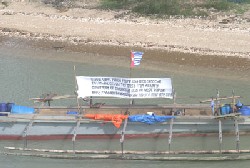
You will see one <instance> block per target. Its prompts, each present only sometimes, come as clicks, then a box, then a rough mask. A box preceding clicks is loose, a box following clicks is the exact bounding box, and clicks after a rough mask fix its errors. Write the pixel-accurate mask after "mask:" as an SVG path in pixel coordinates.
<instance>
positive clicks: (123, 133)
mask: <svg viewBox="0 0 250 168" xmlns="http://www.w3.org/2000/svg"><path fill="white" fill-rule="evenodd" d="M127 124H128V119H127V118H126V119H125V121H124V125H123V129H122V132H121V139H120V142H121V150H122V156H123V154H124V153H123V151H124V150H123V144H124V136H125V131H126V127H127Z"/></svg>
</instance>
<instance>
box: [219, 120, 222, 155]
mask: <svg viewBox="0 0 250 168" xmlns="http://www.w3.org/2000/svg"><path fill="white" fill-rule="evenodd" d="M219 143H220V153H221V151H222V126H221V120H219Z"/></svg>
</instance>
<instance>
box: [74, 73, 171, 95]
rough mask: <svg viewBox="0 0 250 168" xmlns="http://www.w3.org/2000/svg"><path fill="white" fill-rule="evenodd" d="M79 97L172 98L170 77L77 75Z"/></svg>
mask: <svg viewBox="0 0 250 168" xmlns="http://www.w3.org/2000/svg"><path fill="white" fill-rule="evenodd" d="M76 80H77V85H78V91H77V93H78V97H80V98H85V97H89V96H93V97H119V98H133V99H134V98H170V99H172V98H173V96H172V82H171V79H170V78H119V77H87V76H77V77H76Z"/></svg>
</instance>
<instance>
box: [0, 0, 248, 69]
mask: <svg viewBox="0 0 250 168" xmlns="http://www.w3.org/2000/svg"><path fill="white" fill-rule="evenodd" d="M1 8H2V9H1V10H0V16H1V19H0V37H1V38H0V42H1V43H2V44H4V43H5V42H6V41H7V40H6V39H7V38H18V39H19V40H21V41H22V40H28V41H30V45H35V44H36V45H37V46H39V45H41V46H43V47H54V48H57V49H62V48H64V49H67V48H68V49H71V50H73V51H82V52H89V51H91V52H95V51H96V52H100V50H102V51H101V52H102V53H103V54H112V53H110V49H109V51H105V50H104V49H103V48H102V47H103V46H106V47H108V48H112V49H113V50H114V53H113V55H115V54H118V53H119V54H120V55H122V54H125V53H126V54H127V50H128V49H130V50H131V49H141V50H143V51H147V52H148V53H149V54H148V55H150V53H151V54H152V53H154V54H153V55H156V57H155V58H151V59H152V60H153V59H159V58H161V60H165V59H164V58H163V57H164V55H166V53H172V51H173V52H175V53H176V52H177V53H186V54H187V55H186V56H187V57H190V55H192V56H193V57H192V58H191V57H190V59H186V58H183V55H182V56H180V58H177V59H175V60H179V61H180V62H187V63H188V62H190V64H192V65H195V62H196V61H197V60H199V59H197V58H200V57H201V56H208V55H209V56H210V57H209V58H208V57H206V58H205V57H204V58H202V59H205V60H207V61H208V62H206V63H204V64H206V65H207V66H216V65H217V64H218V60H217V61H211V60H213V58H216V57H217V58H218V56H226V57H227V58H228V59H229V57H230V59H231V60H229V63H227V65H228V66H235V64H236V62H239V60H236V59H237V58H243V60H242V61H240V62H239V67H240V65H242V64H244V65H243V67H245V68H248V64H250V63H249V61H248V60H249V59H250V17H249V19H248V16H247V15H246V16H247V17H245V18H238V17H236V16H231V17H229V16H214V17H213V18H211V19H198V18H197V19H194V18H193V19H168V20H150V19H146V18H142V17H139V18H138V17H131V15H130V16H129V15H126V11H122V12H121V11H120V12H111V11H102V10H97V9H87V8H86V9H82V8H81V9H80V8H74V9H69V10H67V11H64V12H62V11H61V12H60V11H59V10H57V9H55V8H53V7H51V6H50V5H44V4H42V3H25V2H13V3H11V4H10V5H9V6H7V7H3V6H2V7H1ZM118 16H122V17H118ZM225 18H229V19H230V20H231V21H230V22H229V23H227V24H222V23H220V22H221V21H222V20H223V19H225ZM41 41H43V43H42V44H41ZM27 43H28V42H27ZM93 46H95V47H93ZM118 49H119V51H118ZM159 51H161V52H159ZM162 53H165V54H162ZM160 55H162V56H160ZM168 55H170V56H171V54H168ZM178 55H180V54H174V56H175V57H178ZM231 56H232V58H231ZM148 57H149V56H148ZM184 60H185V61H184ZM209 60H210V61H209ZM168 61H169V59H168ZM172 61H173V60H172ZM173 62H175V61H173ZM230 62H231V63H230ZM200 63H201V62H199V64H200Z"/></svg>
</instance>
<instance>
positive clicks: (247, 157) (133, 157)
mask: <svg viewBox="0 0 250 168" xmlns="http://www.w3.org/2000/svg"><path fill="white" fill-rule="evenodd" d="M4 154H5V155H15V156H33V157H42V158H54V159H78V160H84V159H117V160H118V159H119V160H151V161H227V160H228V161H229V160H230V161H232V160H250V155H239V156H218V157H216V156H214V157H207V156H205V157H201V156H198V157H192V156H188V157H185V156H182V157H175V156H172V157H169V156H168V157H164V156H162V157H161V156H138V155H131V156H123V157H121V156H120V155H118V156H117V155H91V156H89V155H87V156H86V155H85V156H77V155H49V154H32V153H7V152H5V153H4Z"/></svg>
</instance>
